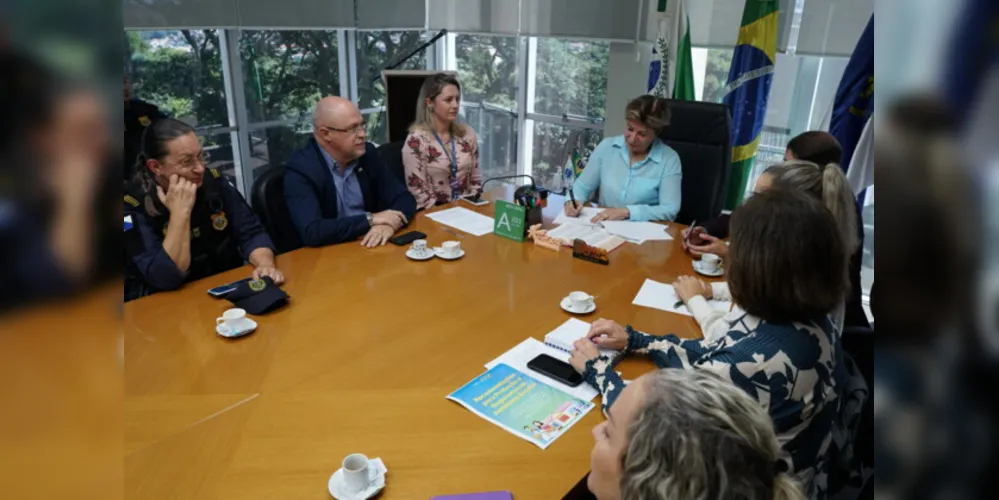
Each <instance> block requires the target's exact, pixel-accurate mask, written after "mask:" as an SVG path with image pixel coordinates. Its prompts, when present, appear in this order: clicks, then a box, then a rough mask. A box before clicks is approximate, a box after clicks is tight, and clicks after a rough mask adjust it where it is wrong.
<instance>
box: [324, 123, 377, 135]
mask: <svg viewBox="0 0 999 500" xmlns="http://www.w3.org/2000/svg"><path fill="white" fill-rule="evenodd" d="M319 128H325V129H329V130H333V131H336V132H343V133H346V134H351V135H361V134H362V133H365V132H367V130H368V129H367V124H366V123H365V122H361V123H358V124H357V125H354V126H353V127H350V128H336V127H325V126H323V127H319Z"/></svg>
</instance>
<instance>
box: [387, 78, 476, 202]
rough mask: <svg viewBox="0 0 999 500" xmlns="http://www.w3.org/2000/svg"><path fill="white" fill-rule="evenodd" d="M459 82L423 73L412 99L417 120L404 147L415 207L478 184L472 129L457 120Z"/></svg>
mask: <svg viewBox="0 0 999 500" xmlns="http://www.w3.org/2000/svg"><path fill="white" fill-rule="evenodd" d="M460 104H461V84H459V83H458V80H457V79H455V78H454V77H453V76H451V75H449V74H446V73H438V74H436V75H432V76H429V77H427V80H426V81H425V82H423V87H422V88H421V89H420V97H419V100H418V102H417V105H416V122H415V123H413V126H412V127H410V128H409V136H408V137H406V144H405V145H403V147H402V163H403V165H404V166H405V167H406V187H407V188H409V192H411V193H413V197H415V198H416V207H417V209H427V208H432V207H433V206H434V205H439V204H442V203H448V202H451V201H454V200H457V199H458V198H460V197H462V196H473V195H475V194H476V193H478V191H479V188H480V187H482V174H481V173H480V172H479V146H478V143H477V142H476V136H475V131H474V130H472V127H469V126H468V125H465V124H464V123H458V121H457V119H458V107H459V106H460Z"/></svg>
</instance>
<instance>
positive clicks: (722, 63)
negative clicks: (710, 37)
mask: <svg viewBox="0 0 999 500" xmlns="http://www.w3.org/2000/svg"><path fill="white" fill-rule="evenodd" d="M707 51H708V58H707V64H706V66H705V70H704V89H703V90H702V91H701V100H702V101H706V102H722V98H723V97H725V93H724V87H725V84H726V83H728V70H729V68H731V66H732V54H733V53H735V49H707Z"/></svg>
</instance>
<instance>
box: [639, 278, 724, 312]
mask: <svg viewBox="0 0 999 500" xmlns="http://www.w3.org/2000/svg"><path fill="white" fill-rule="evenodd" d="M632 304H635V305H636V306H645V307H651V308H653V309H661V310H663V311H667V312H671V313H676V314H683V315H686V316H693V313H691V312H690V309H687V305H686V304H684V303H683V301H681V300H680V297H679V296H678V295H677V294H676V290H674V289H673V285H667V284H665V283H659V282H658V281H653V280H650V279H646V280H645V283H643V284H642V288H641V289H639V290H638V295H636V296H635V300H634V301H632ZM708 306H710V307H711V308H712V309H714V310H716V311H724V312H728V311H730V310H731V309H732V303H731V302H728V301H725V300H715V299H711V300H709V301H708Z"/></svg>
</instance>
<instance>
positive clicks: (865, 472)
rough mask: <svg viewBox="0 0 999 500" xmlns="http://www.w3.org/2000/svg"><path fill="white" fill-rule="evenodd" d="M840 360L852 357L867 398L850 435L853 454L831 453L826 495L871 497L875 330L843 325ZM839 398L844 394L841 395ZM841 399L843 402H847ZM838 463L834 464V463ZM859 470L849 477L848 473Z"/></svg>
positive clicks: (847, 499)
mask: <svg viewBox="0 0 999 500" xmlns="http://www.w3.org/2000/svg"><path fill="white" fill-rule="evenodd" d="M842 347H843V361H844V362H848V361H849V360H853V362H854V363H855V364H856V366H857V369H858V370H859V371H860V374H861V375H863V377H864V382H866V383H867V401H866V402H865V403H864V407H863V409H862V410H861V413H860V420H859V421H858V422H857V424H856V430H855V432H856V434H855V435H854V436H853V446H852V450H850V451H852V455H851V456H849V459H850V460H849V462H846V460H845V459H846V458H847V457H837V456H830V463H831V464H833V466H832V467H831V468H830V471H829V475H828V479H827V481H828V483H827V487H828V491H829V498H830V499H835V500H853V499H858V498H872V497H871V496H870V495H871V493H870V492H871V491H872V489H873V484H874V330H872V329H870V328H861V327H846V328H844V329H843V335H842ZM840 397H841V398H843V397H845V394H841V395H840ZM846 401H847V400H846V399H843V403H844V404H845V403H846ZM837 464H838V465H839V467H837V466H836V465H837ZM851 471H852V472H854V473H859V476H854V477H851V474H850V472H851Z"/></svg>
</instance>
